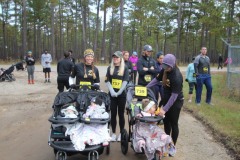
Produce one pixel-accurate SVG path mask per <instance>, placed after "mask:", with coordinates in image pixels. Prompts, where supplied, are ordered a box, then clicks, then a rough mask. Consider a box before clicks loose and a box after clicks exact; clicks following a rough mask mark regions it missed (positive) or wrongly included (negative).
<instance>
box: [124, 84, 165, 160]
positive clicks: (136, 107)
mask: <svg viewBox="0 0 240 160" xmlns="http://www.w3.org/2000/svg"><path fill="white" fill-rule="evenodd" d="M144 99H145V100H149V101H154V102H155V103H156V102H157V101H156V98H155V96H154V93H153V92H152V90H151V89H150V88H146V87H143V86H138V85H136V86H135V85H129V86H127V102H126V110H127V115H128V123H129V131H128V132H127V130H126V129H124V130H123V131H122V133H121V151H122V153H123V154H124V155H125V154H127V152H128V142H131V148H132V149H133V150H134V145H133V139H134V126H135V124H136V122H137V121H138V122H139V121H140V122H144V123H151V122H153V123H154V122H157V123H160V122H161V121H162V120H163V118H162V117H160V116H143V117H137V116H136V115H137V114H139V113H140V112H141V111H142V110H143V103H142V100H144ZM134 151H135V150H134ZM135 152H136V153H139V152H137V151H135ZM141 153H144V150H142V151H141V152H140V154H141ZM156 158H157V156H156V153H155V159H156Z"/></svg>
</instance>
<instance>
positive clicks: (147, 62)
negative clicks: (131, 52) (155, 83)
mask: <svg viewBox="0 0 240 160" xmlns="http://www.w3.org/2000/svg"><path fill="white" fill-rule="evenodd" d="M143 67H145V68H148V69H149V70H148V71H144V70H143ZM151 67H154V70H150V68H151ZM137 70H138V74H139V78H138V84H139V85H143V86H146V85H147V84H148V83H149V82H150V81H151V80H152V79H153V78H154V77H155V76H156V74H157V68H156V62H155V60H154V59H153V58H152V57H146V56H142V57H141V58H139V59H138V62H137Z"/></svg>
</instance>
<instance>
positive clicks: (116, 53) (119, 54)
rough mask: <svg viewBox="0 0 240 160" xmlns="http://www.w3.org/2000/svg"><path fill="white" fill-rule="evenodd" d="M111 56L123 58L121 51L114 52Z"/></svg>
mask: <svg viewBox="0 0 240 160" xmlns="http://www.w3.org/2000/svg"><path fill="white" fill-rule="evenodd" d="M112 56H117V57H118V58H123V55H122V52H121V51H116V52H114V53H113V55H112Z"/></svg>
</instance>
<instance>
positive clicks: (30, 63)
mask: <svg viewBox="0 0 240 160" xmlns="http://www.w3.org/2000/svg"><path fill="white" fill-rule="evenodd" d="M25 62H26V67H25V68H27V72H28V84H34V70H35V66H34V65H35V58H34V57H33V56H32V51H28V53H27V56H26V58H25Z"/></svg>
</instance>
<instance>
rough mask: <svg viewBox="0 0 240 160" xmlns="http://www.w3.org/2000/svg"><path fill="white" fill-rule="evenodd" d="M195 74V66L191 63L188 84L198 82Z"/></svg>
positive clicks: (187, 74)
mask: <svg viewBox="0 0 240 160" xmlns="http://www.w3.org/2000/svg"><path fill="white" fill-rule="evenodd" d="M194 73H195V70H194V64H193V63H190V64H189V65H188V67H187V71H186V79H187V80H188V82H196V77H194V76H193V74H194Z"/></svg>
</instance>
